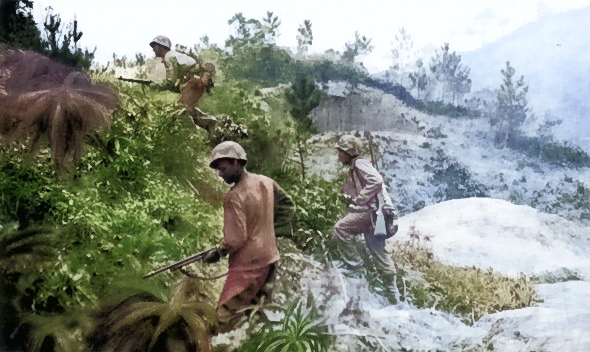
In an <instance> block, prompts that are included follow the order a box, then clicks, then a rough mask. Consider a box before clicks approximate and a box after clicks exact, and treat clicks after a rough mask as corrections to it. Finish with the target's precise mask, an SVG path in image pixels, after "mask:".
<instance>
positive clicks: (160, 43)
mask: <svg viewBox="0 0 590 352" xmlns="http://www.w3.org/2000/svg"><path fill="white" fill-rule="evenodd" d="M150 46H151V47H152V50H153V51H154V54H156V57H159V58H161V59H163V60H164V64H165V65H166V71H167V74H166V78H167V79H170V78H171V77H169V76H168V71H169V70H172V68H173V64H174V63H176V64H178V65H180V66H185V67H192V66H195V65H196V64H197V61H196V60H195V59H193V58H192V57H190V56H188V55H186V54H183V53H179V52H178V51H173V50H172V49H171V47H172V43H171V42H170V39H169V38H168V37H165V36H163V35H159V36H157V37H155V38H154V39H153V40H152V41H151V42H150ZM170 74H172V73H170Z"/></svg>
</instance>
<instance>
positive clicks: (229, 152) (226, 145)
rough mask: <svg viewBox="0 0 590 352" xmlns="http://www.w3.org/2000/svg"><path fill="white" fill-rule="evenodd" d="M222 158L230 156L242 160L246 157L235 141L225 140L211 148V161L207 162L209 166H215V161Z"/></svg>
mask: <svg viewBox="0 0 590 352" xmlns="http://www.w3.org/2000/svg"><path fill="white" fill-rule="evenodd" d="M223 158H231V159H238V160H244V161H247V160H248V159H246V151H245V150H244V148H242V146H241V145H239V144H238V143H236V142H232V141H226V142H222V143H219V144H218V145H217V146H216V147H215V148H213V150H212V151H211V163H209V167H212V168H214V169H215V168H216V167H217V162H218V160H219V159H223Z"/></svg>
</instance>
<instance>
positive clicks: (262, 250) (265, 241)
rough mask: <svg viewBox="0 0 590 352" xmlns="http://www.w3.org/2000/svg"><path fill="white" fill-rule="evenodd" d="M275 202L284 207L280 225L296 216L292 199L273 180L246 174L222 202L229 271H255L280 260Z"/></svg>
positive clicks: (224, 241) (287, 222)
mask: <svg viewBox="0 0 590 352" xmlns="http://www.w3.org/2000/svg"><path fill="white" fill-rule="evenodd" d="M275 199H277V200H280V202H281V203H282V204H283V205H282V207H279V209H281V210H280V211H278V212H277V216H278V219H277V220H278V221H277V224H280V225H281V226H286V225H288V224H289V223H290V220H291V218H292V216H293V207H292V206H291V207H289V204H291V205H293V203H292V201H291V199H290V198H289V196H288V195H287V194H286V193H285V192H284V191H283V190H282V189H281V188H280V187H279V186H278V185H277V184H276V182H274V181H273V180H272V179H271V178H268V177H266V176H263V175H258V174H253V173H249V172H247V171H244V173H243V174H242V176H241V178H240V181H239V182H238V183H237V185H235V186H234V187H233V188H232V189H231V190H230V191H229V192H228V193H227V195H226V197H225V200H224V202H223V209H224V214H223V234H224V235H223V244H224V246H225V248H226V249H227V250H228V253H229V269H230V270H237V271H241V270H252V269H259V268H262V267H265V266H267V265H269V264H272V263H274V262H276V261H278V260H279V258H280V256H279V250H278V248H277V245H276V239H275V228H274V227H275Z"/></svg>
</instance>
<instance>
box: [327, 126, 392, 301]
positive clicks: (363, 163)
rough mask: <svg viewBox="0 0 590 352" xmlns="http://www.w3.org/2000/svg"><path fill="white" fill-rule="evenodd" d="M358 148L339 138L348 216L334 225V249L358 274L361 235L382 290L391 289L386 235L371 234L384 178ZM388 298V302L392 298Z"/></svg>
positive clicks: (354, 140)
mask: <svg viewBox="0 0 590 352" xmlns="http://www.w3.org/2000/svg"><path fill="white" fill-rule="evenodd" d="M360 145H361V143H360V140H359V139H358V138H356V137H354V136H350V135H345V136H342V137H341V138H340V140H339V141H338V144H337V146H336V149H337V150H338V159H339V161H340V162H341V163H342V164H343V165H345V166H348V167H349V170H348V180H347V182H346V183H345V184H344V187H343V193H344V194H345V195H348V196H350V197H351V204H350V205H349V211H348V214H346V215H345V216H344V217H343V218H342V219H340V220H338V222H337V223H336V225H334V237H335V239H336V248H337V249H338V252H339V255H340V256H341V258H340V259H342V260H343V262H344V264H345V266H346V267H348V269H352V270H353V272H355V271H356V272H358V270H361V268H362V262H361V258H360V253H359V252H358V247H357V239H356V236H357V235H359V234H361V233H362V234H363V235H364V238H365V242H366V245H367V248H368V249H369V252H370V254H371V256H372V257H373V260H374V262H375V266H376V268H377V270H378V271H379V272H380V274H381V278H382V280H383V283H384V286H385V288H386V289H389V290H391V289H393V288H392V284H393V278H394V275H395V266H394V263H393V261H392V259H391V257H390V255H389V253H388V252H387V251H386V250H385V239H386V238H387V237H388V236H386V235H381V234H375V233H374V232H375V223H376V220H377V211H378V210H379V193H380V192H381V190H382V188H383V177H382V176H381V175H380V174H379V171H377V170H376V169H375V168H374V167H373V165H372V164H371V162H370V161H368V160H366V159H363V158H361V157H360V154H361V149H360ZM386 203H391V201H390V200H389V202H387V201H386ZM388 232H389V231H388ZM388 293H391V292H388ZM388 298H389V299H390V301H391V300H392V299H393V298H392V297H388ZM392 303H393V302H392Z"/></svg>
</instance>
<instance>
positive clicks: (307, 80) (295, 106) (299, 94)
mask: <svg viewBox="0 0 590 352" xmlns="http://www.w3.org/2000/svg"><path fill="white" fill-rule="evenodd" d="M285 97H286V99H287V101H288V102H289V104H290V105H291V110H290V111H289V112H290V113H291V116H293V119H295V122H296V124H297V133H296V144H297V154H298V155H299V163H300V166H301V178H302V180H305V177H306V170H305V158H306V157H307V144H306V142H307V139H308V138H309V136H310V133H312V132H315V129H314V126H313V121H312V120H311V119H310V118H309V113H310V112H311V111H312V110H313V109H314V108H315V107H316V106H318V105H319V104H320V101H321V99H322V91H321V90H319V89H317V87H316V83H315V80H314V79H313V78H312V77H311V76H306V75H304V74H297V75H296V76H295V81H293V83H291V87H290V88H289V89H288V90H287V91H286V92H285Z"/></svg>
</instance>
